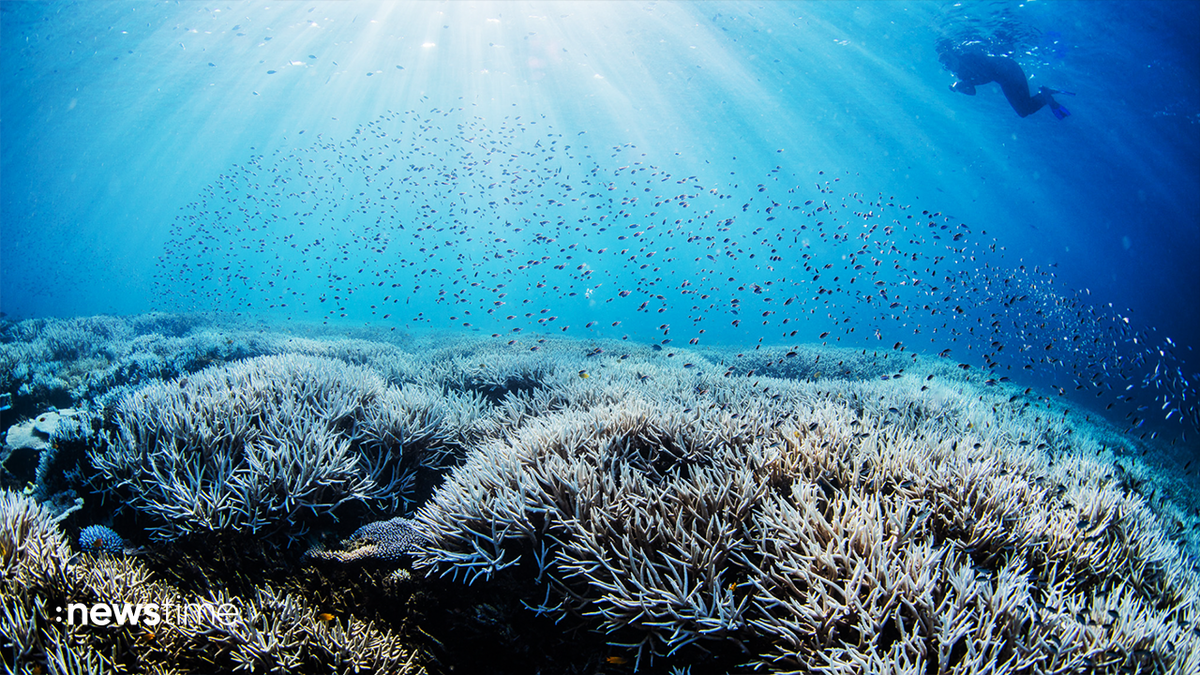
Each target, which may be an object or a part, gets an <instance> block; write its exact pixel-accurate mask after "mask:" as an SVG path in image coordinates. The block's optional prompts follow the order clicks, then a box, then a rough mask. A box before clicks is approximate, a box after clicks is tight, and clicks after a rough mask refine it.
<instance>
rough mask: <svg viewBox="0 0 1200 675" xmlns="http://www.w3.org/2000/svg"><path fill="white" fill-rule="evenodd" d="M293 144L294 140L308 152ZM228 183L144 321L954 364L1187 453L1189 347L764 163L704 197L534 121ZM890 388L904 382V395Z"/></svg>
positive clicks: (363, 135)
mask: <svg viewBox="0 0 1200 675" xmlns="http://www.w3.org/2000/svg"><path fill="white" fill-rule="evenodd" d="M304 133H305V132H304V131H300V132H299V133H298V134H297V136H298V137H299V138H300V139H301V141H303V140H305V138H304V136H303V134H304ZM311 137H312V138H313V140H312V141H311V142H309V143H308V144H307V145H301V144H298V143H297V142H295V141H293V145H295V146H296V147H293V148H290V149H287V150H279V151H275V152H272V153H268V154H258V155H254V156H252V157H251V158H250V159H248V160H247V161H246V162H245V163H243V164H240V165H235V166H232V167H231V168H230V169H229V170H228V171H226V172H225V173H223V174H221V175H220V176H218V177H217V179H216V180H214V181H213V182H212V183H211V184H209V185H208V186H207V187H206V188H205V189H204V190H203V191H202V194H201V195H199V197H198V198H197V199H196V201H194V202H192V203H190V204H188V205H187V206H186V207H184V208H183V209H182V211H181V213H180V214H179V215H178V216H177V219H176V222H175V223H174V225H173V226H172V229H171V236H170V240H169V242H168V244H167V245H166V248H165V249H164V251H163V254H162V255H161V256H160V258H159V260H158V272H157V278H156V282H155V286H156V288H155V296H156V297H157V298H158V300H159V303H160V306H159V309H164V310H169V311H213V310H216V311H219V312H226V313H229V314H233V315H239V316H245V317H261V316H272V317H278V318H281V319H287V320H292V319H295V320H297V321H315V322H329V323H337V322H366V323H370V324H376V325H385V326H387V325H390V326H392V327H393V329H396V328H399V329H402V330H413V329H417V328H420V327H429V328H434V329H438V328H440V329H455V330H474V331H483V332H485V333H486V334H490V335H492V336H494V337H496V338H498V339H504V340H513V341H517V340H526V341H529V342H530V343H531V345H532V348H536V344H533V343H534V341H535V340H536V336H537V335H538V334H545V333H549V332H551V331H562V332H565V333H568V334H571V333H574V334H576V335H589V334H595V335H604V336H615V337H628V338H629V339H636V340H641V341H652V342H654V343H655V345H656V346H661V347H662V348H663V349H667V350H670V349H672V348H673V347H674V346H675V345H677V344H680V343H687V344H688V345H690V346H702V345H703V344H704V343H705V342H708V343H709V344H716V343H725V344H730V343H739V342H741V343H751V344H755V345H757V344H770V345H787V344H793V345H799V344H802V343H813V342H823V343H826V344H837V345H839V346H852V347H856V348H857V347H861V348H863V349H871V350H880V349H890V350H895V351H896V352H898V353H899V355H900V356H902V357H903V358H911V359H913V360H915V359H917V358H918V356H919V355H921V357H922V358H927V357H941V358H948V359H955V362H956V363H958V365H959V367H960V368H962V369H963V370H965V371H969V372H971V373H978V377H979V378H980V381H981V382H982V383H983V384H985V385H997V384H999V383H1006V382H1013V381H1016V382H1020V383H1021V384H1026V383H1028V384H1032V385H1034V386H1033V387H1030V388H1027V389H1025V390H1024V393H1023V394H1021V395H1023V396H1027V397H1029V398H1031V399H1034V400H1036V398H1037V394H1036V393H1035V391H1051V392H1053V393H1052V394H1051V395H1055V394H1057V395H1058V396H1064V397H1070V398H1071V399H1072V400H1074V401H1076V402H1077V403H1080V404H1082V405H1083V406H1084V407H1086V408H1089V409H1091V410H1094V411H1097V412H1099V411H1101V410H1103V411H1104V414H1105V416H1106V417H1108V418H1109V419H1110V420H1113V421H1114V422H1116V423H1118V424H1121V425H1122V429H1123V430H1124V431H1126V433H1129V434H1133V435H1136V436H1139V437H1141V438H1143V439H1151V440H1153V439H1157V438H1159V437H1160V436H1161V437H1162V440H1164V441H1166V440H1168V439H1169V442H1170V443H1171V444H1174V443H1176V442H1182V443H1183V444H1185V445H1186V444H1188V443H1189V438H1191V439H1193V440H1192V441H1191V442H1193V443H1194V439H1195V438H1196V436H1197V433H1198V430H1200V407H1198V406H1196V397H1197V393H1198V392H1197V385H1198V383H1200V374H1197V373H1190V372H1187V369H1186V366H1185V363H1186V362H1187V356H1188V355H1187V354H1186V353H1185V352H1190V350H1191V347H1190V345H1187V346H1184V347H1183V348H1182V349H1181V348H1180V347H1179V346H1177V345H1176V344H1175V342H1174V341H1173V340H1172V339H1170V338H1169V337H1165V336H1161V335H1159V334H1158V332H1157V331H1155V330H1154V329H1153V328H1148V327H1147V328H1139V327H1137V326H1136V323H1135V322H1133V321H1131V319H1130V317H1129V316H1126V315H1124V314H1122V313H1121V312H1118V311H1116V310H1115V309H1113V308H1112V307H1111V306H1106V305H1102V304H1094V303H1092V302H1091V301H1090V300H1089V296H1090V293H1088V292H1087V291H1086V290H1084V291H1079V290H1075V289H1070V288H1066V287H1065V284H1063V283H1061V282H1059V281H1058V280H1057V278H1056V273H1055V269H1054V266H1053V265H1049V266H1027V265H1025V264H1022V263H1021V262H1020V261H1018V262H1017V263H1016V264H1013V263H1011V262H1010V261H1009V260H1007V259H1006V256H1005V250H1004V247H1003V246H1002V245H1001V244H1000V243H998V242H997V241H996V240H995V239H994V238H988V236H987V233H986V232H984V231H978V232H976V231H973V229H972V228H971V227H969V226H968V225H967V224H966V223H963V222H961V221H959V220H957V219H956V218H955V217H953V216H950V215H947V214H943V213H941V212H930V211H929V210H920V209H919V207H914V206H910V205H904V204H901V203H899V202H898V201H897V200H896V199H895V198H894V197H892V196H884V195H883V194H874V195H868V194H862V193H860V192H857V191H842V190H839V183H840V182H841V178H842V177H843V176H848V175H849V174H847V173H843V174H841V175H834V173H833V172H818V174H817V175H815V176H807V177H797V176H796V175H794V174H793V173H791V172H790V171H788V170H787V169H785V168H784V167H783V166H782V165H783V164H784V163H785V160H784V157H785V156H786V155H785V151H784V149H780V150H779V151H778V153H779V154H778V156H779V157H780V163H779V164H777V165H775V166H773V167H765V170H764V167H761V166H752V167H751V168H748V169H744V170H743V169H741V168H740V167H741V166H742V164H743V163H745V164H750V163H751V162H748V161H746V162H739V161H738V160H737V158H733V159H732V160H727V159H726V158H722V165H726V164H727V165H728V166H731V167H734V168H735V169H737V170H735V171H730V172H729V174H728V176H727V177H725V178H724V179H722V180H720V181H714V180H712V179H709V180H708V181H707V182H705V181H701V180H700V179H699V178H698V177H697V176H695V175H689V176H682V175H677V174H673V173H671V172H668V171H666V170H665V169H663V168H660V165H661V164H663V162H654V161H653V160H652V158H649V157H647V156H646V154H644V153H641V152H639V150H638V148H637V147H635V146H634V145H632V144H624V145H619V146H613V147H606V148H603V149H595V148H590V147H588V145H587V144H586V141H587V133H586V132H582V131H580V132H571V133H569V134H563V133H561V132H559V131H556V130H555V129H553V128H552V127H551V126H550V125H549V124H547V123H546V121H545V120H544V119H538V118H523V117H522V116H521V115H513V116H507V117H504V118H503V119H499V120H495V121H490V120H485V119H483V118H481V117H479V116H477V115H474V114H472V113H471V111H470V110H469V109H464V108H462V107H458V108H449V109H441V108H433V109H429V110H427V111H423V112H417V111H408V112H402V113H401V112H389V113H387V114H384V115H382V116H381V117H379V118H378V119H375V120H373V121H371V122H369V123H366V124H363V125H360V126H359V127H358V128H357V129H356V130H355V132H354V133H353V134H352V135H351V136H350V137H349V138H348V139H346V140H342V141H335V140H331V139H327V138H325V137H324V136H323V135H321V134H312V135H311ZM902 373H903V368H899V369H898V372H897V373H896V376H900V375H902Z"/></svg>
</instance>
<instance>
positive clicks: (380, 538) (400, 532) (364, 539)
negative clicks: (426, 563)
mask: <svg viewBox="0 0 1200 675" xmlns="http://www.w3.org/2000/svg"><path fill="white" fill-rule="evenodd" d="M424 541H425V537H424V536H423V535H422V534H421V533H420V532H418V531H417V530H416V528H415V527H414V521H412V520H409V519H407V518H400V517H396V518H392V519H391V520H381V521H376V522H374V523H367V524H366V525H363V526H362V527H360V528H358V529H357V530H355V531H354V534H351V535H350V537H349V538H348V539H347V540H346V542H345V546H344V550H341V551H325V550H321V549H317V548H314V549H311V550H309V551H308V555H309V556H310V557H313V558H319V559H323V560H336V561H338V562H350V561H355V560H372V561H378V562H386V563H396V562H400V561H401V560H404V559H405V558H406V557H410V556H411V555H412V553H413V552H414V551H416V550H417V547H418V546H419V545H420V544H421V543H422V542H424Z"/></svg>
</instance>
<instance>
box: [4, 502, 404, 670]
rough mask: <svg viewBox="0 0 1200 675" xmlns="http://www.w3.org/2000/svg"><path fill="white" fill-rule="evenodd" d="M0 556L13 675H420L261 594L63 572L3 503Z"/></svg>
mask: <svg viewBox="0 0 1200 675" xmlns="http://www.w3.org/2000/svg"><path fill="white" fill-rule="evenodd" d="M0 547H3V550H4V551H5V558H4V567H3V572H4V574H3V576H2V577H0V597H2V598H3V601H4V602H3V613H2V614H0V636H2V637H0V640H3V643H2V644H0V649H2V650H3V652H4V654H3V658H4V662H5V663H6V664H8V665H9V667H10V668H13V669H14V672H38V671H39V669H40V672H52V673H97V672H105V671H123V670H133V671H137V672H231V671H235V670H245V671H248V672H284V671H289V672H296V671H300V672H315V671H317V670H320V671H321V672H332V673H362V672H376V673H384V672H386V673H412V674H416V673H422V672H425V670H424V668H423V666H422V665H421V660H422V658H423V657H422V656H421V654H420V653H419V651H417V650H415V649H413V648H412V647H411V646H409V645H408V644H407V642H406V641H405V640H403V639H401V638H400V636H398V635H397V634H396V633H394V632H393V631H391V630H388V629H387V628H382V627H378V626H376V625H374V624H372V623H370V622H365V621H362V620H360V619H358V618H356V617H354V616H343V617H335V616H332V615H331V614H328V613H327V612H323V611H321V610H320V609H318V608H315V607H313V606H311V605H310V604H309V603H308V602H306V601H305V600H304V599H303V598H301V597H299V596H298V595H296V594H294V593H289V592H285V591H282V590H279V589H275V588H272V587H271V586H269V585H265V584H263V585H259V586H258V587H257V588H256V589H255V591H254V592H253V593H252V594H250V595H249V596H241V597H238V596H231V595H228V594H227V593H225V592H224V591H222V590H220V589H214V590H210V591H209V592H208V593H205V594H190V593H184V592H181V591H179V590H178V589H176V588H175V587H173V586H171V585H169V584H167V583H164V582H163V581H160V580H156V579H155V578H154V576H153V575H152V573H151V572H150V570H149V569H148V568H147V567H146V566H145V565H144V564H143V563H142V562H140V561H139V560H137V559H135V558H130V557H113V556H96V557H92V556H84V557H80V558H77V559H75V560H74V561H71V551H70V548H69V547H68V546H67V545H66V542H65V540H64V538H63V537H62V534H61V532H59V531H58V529H57V526H56V524H55V523H54V521H53V519H52V518H50V516H49V514H48V513H47V512H45V511H44V510H42V509H41V508H40V507H39V506H38V505H37V504H36V502H34V501H33V500H32V499H30V498H28V497H24V496H21V495H18V494H15V493H12V492H7V491H6V492H0ZM97 604H101V605H105V606H108V607H114V608H121V607H124V608H131V609H133V608H136V609H137V610H138V612H139V613H138V615H137V618H136V619H134V620H132V621H121V622H117V621H114V620H112V619H111V618H109V619H105V620H101V621H96V620H95V619H94V618H92V617H94V616H95V615H94V614H90V613H89V612H88V609H90V608H92V607H94V606H96V605H97ZM81 608H82V609H81ZM149 608H153V609H149Z"/></svg>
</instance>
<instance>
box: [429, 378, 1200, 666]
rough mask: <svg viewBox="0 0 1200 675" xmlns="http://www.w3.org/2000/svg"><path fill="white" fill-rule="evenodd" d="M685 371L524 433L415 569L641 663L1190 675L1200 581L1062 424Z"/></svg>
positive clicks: (901, 393)
mask: <svg viewBox="0 0 1200 675" xmlns="http://www.w3.org/2000/svg"><path fill="white" fill-rule="evenodd" d="M689 363H691V364H692V366H691V368H688V369H679V368H678V367H676V368H675V369H674V370H673V371H672V370H670V369H668V368H658V369H654V371H653V373H652V377H645V378H641V379H640V380H639V384H638V385H637V386H633V387H631V386H630V385H629V383H628V382H620V383H612V382H608V381H604V380H602V379H600V378H597V379H596V381H597V382H599V383H598V384H595V385H594V386H593V387H592V388H593V389H601V390H608V391H609V394H611V393H613V392H620V395H618V396H611V395H606V394H604V393H596V394H594V395H593V396H592V400H593V401H595V402H598V403H597V404H596V405H592V406H565V407H564V409H560V410H550V411H548V410H543V411H541V413H540V414H536V415H534V414H531V413H530V412H529V411H525V412H523V413H522V417H521V419H520V421H519V422H517V423H516V424H515V425H514V426H513V427H511V428H509V429H506V430H505V432H504V434H502V435H500V436H497V437H495V438H493V440H491V441H490V442H488V443H486V444H483V445H482V446H480V447H479V448H478V449H477V450H476V451H475V452H474V453H472V454H471V455H469V456H468V457H467V458H466V460H465V461H464V463H463V464H462V465H461V466H459V467H457V468H456V469H455V470H454V472H453V473H452V474H451V475H450V476H449V478H448V479H447V481H446V483H445V484H444V485H443V487H442V488H441V489H440V490H439V491H438V492H437V493H436V494H435V495H434V497H433V499H432V500H431V501H430V502H429V503H428V504H426V505H425V506H424V507H423V508H422V509H421V510H420V512H419V515H418V522H419V524H420V527H421V528H422V529H423V530H424V531H425V532H426V533H427V534H428V535H429V536H430V538H431V540H432V543H430V544H427V545H426V546H425V547H423V549H422V551H421V554H420V556H419V558H418V562H417V565H418V567H428V568H430V569H432V570H435V571H439V572H440V573H443V574H451V575H453V576H456V577H458V578H461V579H464V580H466V581H476V580H479V579H486V578H489V577H491V576H494V575H496V574H498V573H506V574H517V575H526V576H525V577H524V578H526V579H527V580H528V581H529V582H530V583H536V584H540V585H542V586H543V587H544V590H545V599H544V600H543V601H542V602H540V603H534V606H533V609H534V611H536V612H539V613H548V614H551V615H553V616H566V615H574V616H576V617H578V618H580V619H581V620H584V621H585V622H594V623H593V624H592V625H593V626H594V627H595V628H596V629H597V630H601V631H604V632H608V633H611V634H612V635H613V639H614V640H615V641H616V642H618V643H623V644H626V645H629V646H630V647H631V648H637V650H638V656H639V657H644V656H646V655H647V654H649V653H658V654H671V653H674V652H676V651H677V650H679V649H680V648H681V647H684V646H685V645H690V644H702V645H706V646H707V648H710V649H711V648H712V645H713V644H714V643H716V642H718V641H725V642H724V644H740V645H742V647H743V648H744V649H746V650H747V653H748V658H750V661H751V662H752V663H755V664H757V665H759V666H761V667H768V668H770V669H773V670H779V671H788V672H891V671H892V669H894V668H899V669H900V670H902V671H903V670H912V671H914V672H918V671H919V672H925V671H926V669H927V668H937V669H939V671H942V672H964V673H969V672H985V671H986V670H987V669H988V668H989V667H994V666H998V667H1000V668H1001V669H1002V670H1011V671H1013V672H1033V671H1045V672H1050V671H1055V670H1060V669H1074V670H1079V669H1091V670H1094V671H1095V672H1114V673H1115V672H1118V671H1120V669H1121V668H1135V669H1136V668H1141V669H1149V670H1161V671H1164V672H1165V671H1168V670H1172V669H1174V670H1176V671H1177V672H1188V671H1189V669H1195V668H1196V667H1197V665H1200V664H1198V663H1197V662H1196V659H1197V658H1200V657H1197V656H1195V654H1197V653H1200V633H1198V631H1200V614H1198V608H1197V601H1198V600H1200V594H1198V591H1197V588H1198V586H1197V579H1196V574H1195V571H1194V570H1193V569H1192V568H1191V567H1190V566H1188V565H1186V564H1185V563H1184V557H1183V556H1182V555H1181V552H1180V550H1179V548H1178V547H1177V545H1176V543H1174V542H1173V541H1171V540H1170V539H1168V538H1167V537H1166V536H1164V533H1163V529H1162V527H1161V526H1160V525H1159V524H1158V521H1157V519H1156V516H1155V515H1154V514H1153V513H1152V511H1151V509H1150V508H1149V506H1148V505H1147V503H1146V501H1145V499H1143V498H1142V497H1141V496H1140V495H1139V494H1137V493H1134V492H1126V491H1122V490H1121V489H1120V487H1119V485H1118V480H1117V478H1116V476H1115V475H1114V471H1113V468H1112V465H1111V464H1110V463H1108V462H1106V461H1101V460H1099V459H1096V454H1097V453H1098V452H1099V448H1098V447H1097V446H1096V444H1095V443H1094V442H1093V441H1092V440H1090V439H1089V438H1088V437H1087V436H1086V435H1082V434H1081V435H1079V436H1075V435H1074V434H1073V433H1071V432H1072V429H1071V428H1070V425H1069V424H1068V423H1067V422H1066V421H1065V420H1062V419H1058V420H1056V421H1054V422H1052V423H1043V424H1033V423H1032V420H1031V419H1030V417H1031V416H1032V415H1029V414H1027V413H1026V412H1025V411H1024V407H1023V406H1022V405H1020V403H1021V402H1020V401H1016V400H1013V401H1010V400H1009V399H1007V398H1003V397H1002V396H999V395H997V396H992V397H987V398H985V397H980V396H978V395H977V390H975V389H973V388H967V387H965V386H963V385H962V384H961V383H956V382H944V381H941V380H938V381H936V382H933V383H932V384H928V385H927V384H925V383H926V382H930V380H927V379H924V378H918V377H905V378H895V379H892V378H889V379H888V380H879V381H870V382H854V381H845V380H840V381H839V380H825V379H822V380H820V381H799V382H798V381H794V380H781V379H775V378H757V377H756V378H754V379H750V378H745V377H736V378H729V377H725V376H723V375H720V374H719V373H718V374H717V375H716V376H714V375H713V373H712V371H713V370H714V369H715V368H714V366H713V364H712V363H711V362H706V363H705V365H704V367H703V368H697V366H696V363H697V362H695V361H693V362H689ZM572 365H573V364H572ZM610 365H612V367H613V368H614V369H619V368H620V364H619V363H615V364H610ZM640 367H641V368H643V369H647V370H649V368H647V366H646V365H645V364H644V363H643V364H642V365H641V366H640ZM583 386H587V385H583ZM559 395H560V396H565V397H566V398H578V395H577V394H569V393H564V392H561V391H560V392H559ZM524 398H525V399H528V398H529V397H528V395H526V396H524ZM601 401H607V402H606V403H602V402H601ZM512 405H516V404H515V403H510V406H512ZM520 407H521V408H528V407H530V404H529V402H528V401H525V402H523V403H522V404H521V406H520ZM502 571H506V572H502ZM539 597H540V596H539ZM731 640H732V641H736V642H729V641H731Z"/></svg>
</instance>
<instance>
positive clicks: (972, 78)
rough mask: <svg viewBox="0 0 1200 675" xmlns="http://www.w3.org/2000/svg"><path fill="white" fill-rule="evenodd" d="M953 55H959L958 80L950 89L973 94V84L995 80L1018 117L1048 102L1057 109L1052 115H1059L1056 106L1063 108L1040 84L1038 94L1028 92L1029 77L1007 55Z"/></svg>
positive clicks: (1036, 109)
mask: <svg viewBox="0 0 1200 675" xmlns="http://www.w3.org/2000/svg"><path fill="white" fill-rule="evenodd" d="M955 56H957V57H958V67H957V68H956V69H955V70H954V74H955V76H957V77H958V80H959V81H958V82H955V83H954V84H953V85H951V86H950V88H951V89H952V90H954V91H961V92H962V93H964V94H967V95H969V96H974V95H975V87H976V85H980V84H987V83H988V82H996V83H998V84H999V85H1000V88H1001V89H1002V90H1004V97H1005V98H1007V99H1008V103H1009V104H1010V105H1011V106H1012V107H1013V110H1016V111H1017V114H1018V115H1020V116H1021V117H1028V116H1029V115H1032V114H1033V113H1035V112H1037V111H1039V110H1041V109H1042V107H1043V106H1046V105H1049V106H1050V107H1051V108H1053V109H1055V110H1056V112H1055V117H1059V119H1062V117H1060V115H1059V113H1058V112H1057V110H1063V111H1065V110H1066V109H1065V108H1062V107H1061V106H1059V105H1058V103H1057V102H1056V101H1055V100H1054V99H1053V98H1051V96H1050V94H1051V93H1053V92H1051V91H1050V90H1047V89H1046V88H1044V87H1043V88H1042V90H1041V91H1039V92H1038V93H1037V95H1035V96H1030V95H1029V81H1028V80H1027V79H1026V78H1025V71H1023V70H1021V66H1020V65H1018V64H1017V62H1016V61H1013V60H1012V59H1010V58H1008V57H1007V56H988V55H986V54H983V53H980V52H966V53H958V54H956V55H955ZM1063 116H1065V115H1063Z"/></svg>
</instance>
